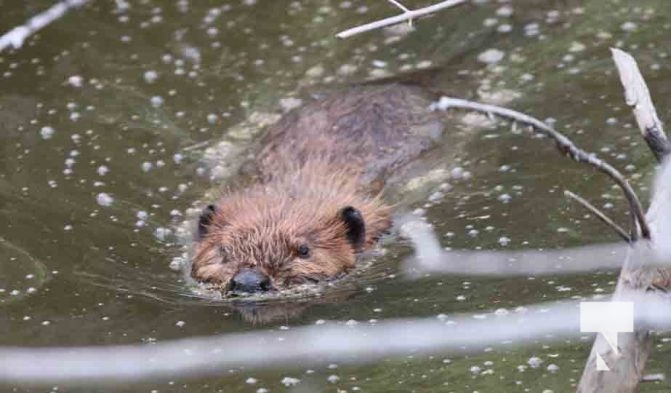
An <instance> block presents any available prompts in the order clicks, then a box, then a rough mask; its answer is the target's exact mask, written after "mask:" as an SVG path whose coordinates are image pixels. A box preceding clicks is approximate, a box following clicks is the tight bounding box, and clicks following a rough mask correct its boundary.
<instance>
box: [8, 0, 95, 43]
mask: <svg viewBox="0 0 671 393" xmlns="http://www.w3.org/2000/svg"><path fill="white" fill-rule="evenodd" d="M87 1H88V0H64V1H59V2H58V3H56V4H54V5H53V6H51V7H50V8H49V9H47V10H46V11H44V12H41V13H39V14H37V15H35V16H33V17H32V18H30V19H29V20H28V21H27V22H26V24H24V25H21V26H16V27H15V28H13V29H12V30H10V31H8V32H7V33H5V34H3V35H1V36H0V52H2V51H3V50H5V49H6V48H8V47H10V46H11V47H13V48H14V49H19V48H20V47H21V46H23V43H24V41H25V40H26V39H27V38H28V37H30V36H31V35H33V34H35V33H36V32H37V31H38V30H40V29H42V28H44V27H46V26H48V25H49V24H51V23H52V22H54V21H55V20H58V19H60V18H61V17H62V16H63V15H65V13H67V12H68V10H69V9H70V8H75V7H81V6H82V5H84V4H85V3H86V2H87Z"/></svg>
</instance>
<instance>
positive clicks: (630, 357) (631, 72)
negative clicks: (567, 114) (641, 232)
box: [577, 49, 671, 393]
mask: <svg viewBox="0 0 671 393" xmlns="http://www.w3.org/2000/svg"><path fill="white" fill-rule="evenodd" d="M612 53H613V60H614V62H615V65H616V66H617V70H618V73H619V75H620V81H621V82H622V85H623V86H624V89H625V99H626V102H627V104H628V105H630V106H632V107H633V108H634V109H633V111H634V116H635V117H636V121H637V123H638V126H639V129H640V131H641V135H642V136H643V138H644V139H645V141H646V142H647V144H648V147H650V150H651V151H652V153H653V154H654V155H655V158H657V160H658V161H660V162H661V161H664V159H665V157H666V156H667V155H668V154H669V151H670V150H669V143H668V140H667V138H666V134H664V129H663V127H662V123H661V121H660V120H659V118H658V117H657V113H656V111H655V108H654V106H653V104H652V99H651V98H650V92H649V90H648V87H647V85H646V84H645V80H644V79H643V76H642V75H641V73H640V71H639V69H638V66H637V65H636V61H635V60H634V58H633V57H632V56H631V55H629V54H627V53H626V52H623V51H621V50H619V49H612ZM669 174H671V173H669V163H668V162H666V163H665V165H664V167H663V168H662V170H661V171H660V175H658V178H657V182H656V183H657V184H656V187H657V189H656V190H655V194H654V195H653V202H652V205H651V207H650V209H649V210H648V213H647V219H648V222H650V223H651V238H650V240H648V239H643V240H640V241H638V242H636V243H635V244H634V245H632V247H630V249H629V252H628V254H627V258H626V260H625V263H624V265H623V267H622V270H621V272H620V277H619V279H618V283H617V286H616V289H615V293H614V295H613V300H614V301H617V300H622V299H626V296H627V294H628V293H637V292H638V293H640V292H646V291H651V290H657V289H660V288H662V289H666V288H669V287H670V286H669V284H671V280H670V277H671V271H670V270H669V268H668V267H662V266H655V262H657V261H656V259H657V258H658V257H659V254H661V251H662V249H661V248H660V247H662V248H663V247H664V246H663V242H664V240H663V239H665V238H666V236H665V235H666V234H667V231H668V228H667V226H668V225H667V224H668V222H669V220H671V217H667V216H668V215H669V213H670V211H669V204H670V203H669V200H668V184H667V183H668V180H665V179H662V178H661V176H667V177H668V175H669ZM658 238H659V239H662V240H660V241H658V242H657V244H655V241H656V240H657V239H658ZM634 328H635V329H636V326H635V327H634ZM651 343H652V339H651V332H650V331H649V330H647V329H645V328H638V329H636V330H635V331H634V332H633V333H619V334H618V351H617V353H616V352H615V351H614V350H613V349H612V348H611V347H610V345H609V344H608V342H607V341H606V340H605V339H604V337H603V336H601V335H598V336H597V338H596V340H595V341H594V345H593V346H592V350H591V352H590V354H589V358H588V359H587V362H586V364H585V369H584V371H583V374H582V377H581V379H580V383H579V385H578V390H577V391H578V392H579V393H600V392H604V393H606V392H608V393H612V392H615V393H630V392H635V391H637V388H638V383H639V382H640V381H641V380H642V379H643V376H644V375H643V373H644V371H645V364H646V361H647V360H648V356H649V355H650V352H651V348H652V345H651ZM597 353H598V354H599V355H600V356H601V358H602V359H603V360H604V361H605V363H606V365H607V366H608V368H610V370H609V371H598V370H597V367H596V366H597V364H596V362H597V358H596V354H597Z"/></svg>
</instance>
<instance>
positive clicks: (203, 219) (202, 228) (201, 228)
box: [198, 205, 216, 240]
mask: <svg viewBox="0 0 671 393" xmlns="http://www.w3.org/2000/svg"><path fill="white" fill-rule="evenodd" d="M215 210H216V208H215V207H214V205H207V207H206V208H205V209H203V212H202V213H200V217H199V218H198V240H202V239H203V237H205V235H207V230H208V228H209V226H210V224H212V219H213V218H214V212H215Z"/></svg>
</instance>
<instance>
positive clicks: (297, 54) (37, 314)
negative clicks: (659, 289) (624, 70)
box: [0, 0, 671, 392]
mask: <svg viewBox="0 0 671 393" xmlns="http://www.w3.org/2000/svg"><path fill="white" fill-rule="evenodd" d="M428 3H429V2H426V1H424V2H422V1H407V2H406V5H407V6H409V7H411V8H414V7H419V6H423V5H426V4H428ZM51 5H52V2H50V1H37V0H30V1H28V0H26V1H8V0H0V9H2V10H3V12H2V13H0V31H3V32H4V31H8V30H10V29H11V28H12V27H14V26H17V25H20V24H22V23H24V22H25V20H27V19H28V18H29V17H30V16H32V15H35V14H36V13H38V12H41V11H43V10H44V9H46V8H48V7H49V6H51ZM395 12H396V10H395V9H394V8H392V6H391V5H390V4H388V3H387V2H385V1H382V0H380V1H372V0H369V1H362V0H352V1H344V0H343V1H327V0H315V1H278V0H275V1H270V0H258V1H256V0H237V1H186V0H179V1H170V2H165V1H158V0H154V1H151V0H139V1H132V2H126V1H122V0H118V1H91V2H90V3H88V4H87V5H85V6H83V7H82V8H79V9H74V10H71V11H70V12H69V13H68V14H67V15H66V16H64V17H63V18H62V19H60V20H58V21H56V22H55V23H54V24H53V25H51V26H49V27H47V28H45V29H43V30H42V31H40V32H39V33H38V34H36V35H35V36H33V37H31V38H30V39H29V40H28V41H27V42H26V43H25V45H24V46H23V47H22V48H21V49H19V50H11V51H5V52H3V53H0V152H1V154H0V223H1V225H0V310H1V312H0V345H2V346H53V345H110V344H139V343H152V342H162V341H165V340H170V339H175V338H183V337H193V336H209V335H215V334H224V333H231V332H240V331H250V330H261V329H263V330H265V329H286V328H289V329H291V328H292V327H297V326H302V325H312V324H315V322H317V321H320V320H336V321H348V320H356V321H361V322H366V321H369V320H371V319H376V320H381V319H386V318H401V317H432V316H435V315H438V314H441V313H443V314H448V315H451V314H456V313H461V312H478V311H483V310H494V309H499V308H506V309H514V308H515V307H518V306H522V305H531V304H534V303H538V302H543V301H549V300H558V299H581V298H583V297H585V298H587V297H591V296H592V295H597V294H603V293H609V292H610V291H612V290H613V287H614V283H615V280H616V278H617V275H616V272H596V273H589V274H581V275H566V276H558V277H511V278H481V277H468V276H458V277H455V276H435V275H434V276H431V275H429V276H426V277H422V278H420V279H416V280H409V279H407V277H405V276H404V275H403V274H400V273H399V266H400V264H401V261H402V260H403V258H404V257H405V256H407V255H408V254H409V253H410V252H411V248H410V247H409V245H408V244H407V242H406V241H404V240H402V239H399V238H392V239H390V240H389V241H387V242H386V243H385V246H384V249H385V251H384V253H383V254H384V255H382V256H378V257H377V258H375V259H374V260H373V261H372V264H371V266H370V267H368V268H366V269H362V270H361V271H359V272H357V274H355V275H354V278H353V279H349V280H347V285H344V284H343V285H342V287H341V288H336V289H335V295H334V296H326V297H324V298H323V299H321V300H319V301H310V299H308V300H307V301H305V299H303V301H302V302H301V303H300V305H297V304H296V302H295V301H288V305H287V306H286V307H279V308H278V309H279V310H280V311H278V314H277V316H276V317H275V318H274V319H273V320H272V321H265V322H263V321H262V322H259V321H258V320H256V321H255V320H254V318H253V317H252V318H250V316H249V315H246V314H244V313H243V314H241V313H240V312H239V311H237V310H236V309H235V308H233V307H231V305H230V304H229V303H226V302H221V301H215V300H213V299H210V298H207V297H204V296H202V295H199V294H197V293H196V292H194V290H193V288H192V286H191V285H190V284H189V283H188V282H187V281H186V280H184V277H183V274H182V273H181V272H180V271H179V266H180V264H181V263H182V262H183V258H184V253H185V248H184V239H185V238H188V234H187V232H188V230H186V229H185V228H186V227H185V225H184V224H183V222H184V221H185V220H186V221H188V220H189V219H190V218H192V217H193V215H194V213H195V212H197V209H199V208H200V207H202V206H203V205H204V204H206V203H207V202H208V201H210V200H211V198H212V196H213V195H215V194H216V192H217V191H215V190H218V189H220V187H224V186H226V185H231V184H234V179H233V174H234V173H235V171H236V169H237V165H238V163H239V162H240V161H241V157H245V151H246V149H247V148H249V147H250V146H252V145H253V144H254V142H255V141H256V140H257V137H258V136H259V135H260V134H261V131H262V129H263V126H264V125H266V124H269V123H270V122H272V121H275V120H276V119H277V118H278V116H279V115H281V114H282V113H283V111H285V110H287V109H288V108H289V107H291V106H293V105H294V104H296V103H298V102H299V101H297V100H303V101H304V100H308V99H310V97H311V96H312V95H313V94H319V93H323V92H327V91H329V90H333V89H336V88H343V87H346V86H347V85H350V84H356V83H361V82H364V81H370V80H379V79H383V78H396V79H402V80H413V81H417V82H418V83H424V84H425V85H428V86H431V88H432V89H434V90H437V91H443V92H445V94H449V95H451V96H455V97H463V98H469V99H474V100H478V101H486V102H492V103H498V104H501V105H504V106H507V107H511V108H515V109H518V110H521V111H524V112H527V113H529V114H532V115H534V116H536V117H538V118H540V119H549V120H551V121H554V122H555V123H554V124H555V126H556V127H557V129H558V130H560V131H562V132H565V133H566V134H567V135H569V136H570V137H572V138H573V139H574V140H575V141H576V142H577V143H578V144H579V145H580V146H582V147H583V148H585V149H586V150H588V151H594V152H597V153H598V154H599V155H600V156H601V157H603V158H605V159H607V160H609V161H610V162H611V163H613V164H615V165H616V166H617V167H618V168H619V169H620V170H622V171H623V172H624V173H625V174H626V175H627V177H628V178H629V180H630V181H631V182H632V184H633V185H634V187H635V188H636V189H637V190H640V195H641V197H642V198H644V200H645V198H646V197H647V195H648V185H649V183H650V178H651V176H652V174H653V172H654V165H655V163H654V160H653V159H652V157H651V155H650V154H649V152H648V150H647V147H646V146H645V144H644V143H643V142H642V140H641V139H640V137H639V135H638V131H637V129H636V126H635V123H634V121H633V117H632V116H631V112H630V110H629V108H628V107H626V105H625V104H624V100H623V95H622V89H621V87H620V84H619V80H618V79H617V75H616V74H615V72H614V67H613V64H612V62H611V60H610V53H609V51H608V48H609V47H613V46H617V47H621V48H623V49H625V50H627V51H629V52H631V53H632V54H633V55H635V56H636V58H637V59H638V61H639V64H640V66H641V69H642V71H643V73H644V74H645V76H646V78H647V80H648V83H649V84H650V86H651V88H652V95H653V98H654V99H655V103H656V106H657V108H658V110H659V111H660V113H659V115H660V117H661V118H662V119H669V118H671V114H670V113H669V111H668V109H667V108H670V107H671V98H669V97H671V94H669V93H667V91H668V92H670V93H671V82H670V80H669V79H668V77H666V76H667V75H668V74H669V71H670V65H669V62H668V59H667V57H668V55H669V53H670V51H671V46H669V41H668V37H669V30H670V28H671V3H669V2H668V0H641V1H636V2H630V1H624V0H622V1H618V0H589V1H572V0H553V1H540V0H518V1H515V2H514V3H513V2H507V1H494V0H491V1H486V0H484V1H475V2H473V4H469V5H466V6H462V7H461V8H456V9H452V10H447V11H443V12H441V13H439V14H437V15H434V16H432V17H429V18H425V19H422V20H420V21H416V22H415V24H414V27H415V30H414V31H413V32H411V33H410V34H404V33H403V32H402V31H401V32H398V31H396V32H382V31H377V32H372V33H368V34H364V35H361V36H357V37H354V38H351V39H348V40H345V41H341V40H337V39H335V38H334V34H335V33H337V32H338V31H340V30H344V29H345V28H349V27H352V26H355V25H357V24H362V23H365V22H369V21H372V20H375V19H378V18H381V17H385V16H390V15H393V14H394V13H395ZM400 30H402V29H400ZM492 61H494V62H493V63H492ZM445 121H446V124H447V126H448V130H449V131H448V135H446V136H445V141H444V143H441V144H440V146H438V147H437V148H436V150H435V151H434V152H432V153H429V154H428V155H427V157H425V164H423V165H425V166H424V168H426V170H427V171H429V174H430V175H431V176H428V177H431V178H435V180H436V184H428V185H425V186H423V187H419V186H418V187H415V188H412V187H411V188H412V189H411V190H408V192H407V194H406V196H407V197H408V198H407V199H405V200H406V201H407V202H406V203H405V205H404V208H403V209H406V210H415V209H425V210H426V216H427V217H428V220H429V221H430V222H431V223H432V224H434V226H435V228H436V231H437V233H438V234H439V235H440V236H441V243H442V245H443V246H445V247H453V248H460V249H476V248H481V249H526V248H560V247H569V246H577V245H583V244H593V243H607V242H615V241H617V237H616V236H615V235H614V234H613V233H612V232H611V231H610V230H609V229H607V228H605V227H604V226H602V225H601V224H600V223H599V222H597V220H595V219H594V218H593V217H590V216H586V215H585V212H584V211H583V210H582V209H581V208H580V207H579V206H577V205H576V204H575V203H572V202H570V201H568V200H567V199H566V198H565V197H564V196H563V190H564V189H567V188H568V189H570V190H572V191H574V192H576V193H579V194H581V195H582V196H584V197H585V198H587V199H589V200H591V201H592V202H593V203H594V204H595V205H596V206H598V207H601V208H603V209H604V210H606V211H607V212H608V213H609V214H610V215H611V216H612V217H614V218H615V219H616V220H618V221H620V222H623V223H626V217H627V209H626V206H625V204H624V202H623V198H622V196H621V194H620V192H619V190H618V189H616V188H614V186H613V184H611V182H609V181H608V180H607V179H606V178H605V177H604V176H601V175H600V174H598V173H596V172H594V171H592V170H591V169H589V168H586V167H584V166H580V165H578V164H575V163H573V162H571V161H570V160H567V159H565V158H563V157H561V156H560V155H559V154H558V153H556V151H555V150H554V148H553V146H552V144H551V143H550V142H549V141H547V140H545V139H540V138H534V137H532V136H530V135H528V134H520V132H512V131H514V130H512V131H511V125H510V124H509V123H506V122H502V121H492V120H488V119H487V118H486V117H483V116H480V115H474V114H466V113H465V112H451V113H450V114H449V115H446V117H445ZM464 172H465V173H466V176H463V173H464ZM444 182H449V184H450V185H451V187H450V188H449V191H447V192H445V194H444V196H442V197H440V194H438V196H439V197H435V198H429V197H430V196H431V195H436V194H435V192H436V191H438V190H439V188H438V187H439V184H442V183H444ZM413 184H414V183H413ZM442 189H443V190H444V189H445V186H443V188H442ZM429 199H430V200H431V202H429V203H428V204H427V201H428V200H429ZM591 341H592V336H589V335H586V336H584V337H582V338H580V339H575V340H569V341H563V342H560V343H556V342H547V343H546V342H534V343H529V344H528V345H527V346H524V347H520V348H514V349H510V348H506V349H497V348H494V349H493V350H491V351H486V352H483V353H477V354H471V355H468V356H464V355H454V354H447V353H441V352H440V351H437V352H436V353H435V354H432V355H429V356H427V355H421V356H419V355H418V356H414V355H412V354H408V356H405V357H395V358H388V359H385V360H383V361H379V362H377V363H374V364H358V365H347V364H331V365H329V366H328V367H323V366H320V367H315V368H314V369H311V370H307V369H306V367H303V366H300V367H299V366H291V365H286V367H283V368H273V369H271V370H245V369H231V370H224V371H222V373H221V375H220V376H217V377H205V378H196V377H179V376H178V377H176V378H173V379H168V380H156V381H150V382H142V383H137V384H131V385H129V384H127V383H125V382H124V383H122V382H120V383H119V384H118V385H113V386H107V387H100V388H91V387H86V388H81V389H80V391H87V392H90V391H93V390H96V389H97V391H138V392H141V391H145V392H150V391H159V392H172V391H189V392H200V391H202V392H211V391H225V392H233V391H240V392H255V391H264V390H262V389H269V390H270V391H286V390H291V391H296V392H303V391H304V392H308V391H336V390H345V391H357V390H361V391H375V392H383V391H384V392H387V391H415V392H429V391H447V392H450V391H454V392H465V391H468V392H470V391H479V392H490V391H491V392H508V391H511V392H512V391H515V392H517V391H519V392H527V391H528V392H544V391H553V392H565V391H571V390H572V389H574V386H575V384H576V383H577V381H578V379H579V377H580V374H581V373H582V369H583V365H584V360H585V358H586V356H587V354H588V351H589V348H590V346H591ZM668 356H669V353H668V344H667V342H666V340H664V339H661V338H659V339H657V340H656V342H655V352H654V354H653V356H652V358H651V360H650V362H649V365H648V368H647V369H648V371H649V372H651V373H652V372H662V373H664V372H668V371H669V367H671V366H670V365H669V364H668ZM530 359H532V360H531V361H530ZM538 360H540V361H542V362H541V363H539V362H538ZM529 363H531V364H529ZM286 377H291V378H297V379H300V382H299V383H298V384H296V385H295V386H293V387H285V384H283V383H282V381H283V380H284V382H287V380H286V379H285V378H286ZM2 389H3V391H5V390H6V391H44V390H43V389H41V388H40V389H37V388H35V389H31V388H28V387H24V386H14V385H4V387H3V388H2ZM73 389H74V388H73ZM668 389H669V383H668V382H653V383H646V384H644V385H643V386H642V391H668ZM53 390H57V388H56V387H54V388H53ZM63 390H66V391H73V390H71V389H69V388H61V391H63Z"/></svg>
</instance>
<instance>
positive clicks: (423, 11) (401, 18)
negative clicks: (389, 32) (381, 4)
mask: <svg viewBox="0 0 671 393" xmlns="http://www.w3.org/2000/svg"><path fill="white" fill-rule="evenodd" d="M389 1H390V2H392V3H393V4H394V5H396V6H397V7H399V8H401V9H403V10H405V12H403V13H402V14H400V15H396V16H392V17H389V18H385V19H382V20H378V21H375V22H371V23H367V24H365V25H361V26H357V27H353V28H351V29H347V30H345V31H341V32H340V33H338V34H336V37H338V38H342V39H345V38H349V37H351V36H353V35H357V34H361V33H365V32H368V31H371V30H376V29H380V28H383V27H387V26H391V25H395V24H397V23H400V22H405V21H410V20H413V19H416V18H419V17H422V16H425V15H429V14H432V13H434V12H437V11H440V10H442V9H445V8H450V7H454V6H457V5H460V4H463V3H465V2H466V0H447V1H443V2H441V3H438V4H434V5H430V6H428V7H424V8H419V9H416V10H409V9H407V8H406V7H405V6H403V5H402V4H401V3H399V2H398V1H394V0H389Z"/></svg>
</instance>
